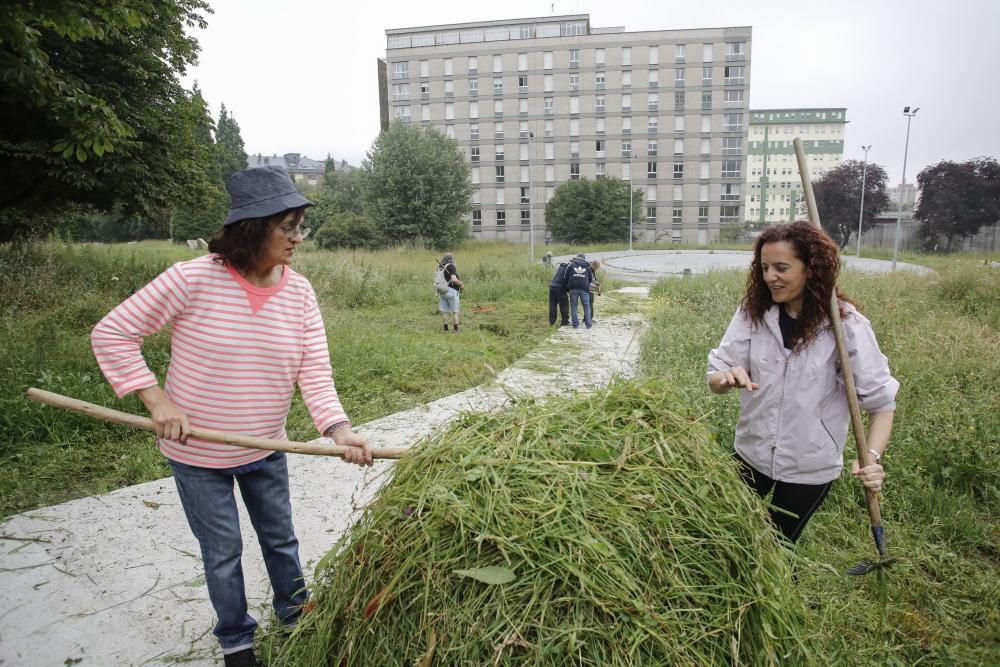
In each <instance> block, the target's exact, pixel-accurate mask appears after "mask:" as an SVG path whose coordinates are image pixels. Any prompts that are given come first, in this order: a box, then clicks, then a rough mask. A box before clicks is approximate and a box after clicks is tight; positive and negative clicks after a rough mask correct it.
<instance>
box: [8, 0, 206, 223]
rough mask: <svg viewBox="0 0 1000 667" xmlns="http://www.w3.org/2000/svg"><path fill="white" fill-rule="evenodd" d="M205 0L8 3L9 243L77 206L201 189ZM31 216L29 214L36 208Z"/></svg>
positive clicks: (157, 203) (157, 205) (138, 204)
mask: <svg viewBox="0 0 1000 667" xmlns="http://www.w3.org/2000/svg"><path fill="white" fill-rule="evenodd" d="M210 11H211V10H210V9H209V8H208V4H207V2H206V1H205V0H48V1H41V0H27V1H25V2H20V3H16V4H13V5H11V4H7V5H5V7H4V9H3V10H2V11H0V182H3V184H4V187H3V189H2V194H0V214H2V215H3V220H2V223H3V225H2V227H0V241H3V240H7V239H9V238H11V237H13V236H15V235H17V234H18V233H20V232H22V231H24V228H25V226H26V224H28V222H29V221H30V220H31V219H32V218H34V217H35V216H36V214H37V216H38V217H39V218H41V217H43V216H44V214H46V213H50V212H52V211H57V210H59V209H61V208H62V207H64V206H66V205H67V204H71V203H84V204H91V205H94V206H96V207H97V208H101V209H105V210H107V209H110V208H111V207H112V206H113V205H115V204H120V205H121V207H122V209H123V210H124V211H126V212H128V211H151V210H157V209H164V208H166V207H167V206H168V205H169V204H171V203H173V202H175V201H183V200H184V199H185V198H186V197H188V196H189V195H190V194H191V193H192V187H191V180H192V179H191V170H192V169H195V170H197V169H199V168H200V166H199V165H197V164H194V163H192V162H191V161H190V157H191V155H190V152H191V150H190V146H189V145H188V144H186V143H185V142H186V140H187V139H188V138H189V137H190V135H191V128H190V126H189V123H190V121H191V113H190V111H191V109H190V101H191V100H190V98H189V95H188V93H187V92H186V91H184V89H183V88H182V87H181V85H180V83H179V81H178V77H179V76H180V75H182V74H183V73H184V71H185V69H186V68H187V66H189V65H191V64H193V63H194V62H195V60H196V58H197V52H198V45H197V42H196V41H195V40H194V39H193V38H191V37H188V36H187V35H186V34H185V28H186V27H204V25H205V21H204V19H203V17H202V14H203V13H207V12H210ZM23 214H28V215H27V216H25V215H23Z"/></svg>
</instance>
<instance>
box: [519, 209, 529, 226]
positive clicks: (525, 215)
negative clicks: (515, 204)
mask: <svg viewBox="0 0 1000 667" xmlns="http://www.w3.org/2000/svg"><path fill="white" fill-rule="evenodd" d="M521 224H522V225H530V224H531V211H529V210H528V209H523V210H522V211H521Z"/></svg>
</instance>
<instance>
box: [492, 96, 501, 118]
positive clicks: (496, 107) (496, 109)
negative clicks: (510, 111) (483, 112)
mask: <svg viewBox="0 0 1000 667" xmlns="http://www.w3.org/2000/svg"><path fill="white" fill-rule="evenodd" d="M493 115H494V116H495V117H496V118H503V100H493Z"/></svg>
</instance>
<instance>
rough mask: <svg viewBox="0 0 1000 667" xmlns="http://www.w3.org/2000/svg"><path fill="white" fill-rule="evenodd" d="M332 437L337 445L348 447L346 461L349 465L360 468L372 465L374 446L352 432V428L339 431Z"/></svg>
mask: <svg viewBox="0 0 1000 667" xmlns="http://www.w3.org/2000/svg"><path fill="white" fill-rule="evenodd" d="M331 437H332V438H333V442H334V443H335V444H337V445H340V446H341V447H347V451H345V452H344V460H345V461H347V462H348V463H354V464H357V465H359V466H370V465H371V464H372V446H371V445H370V444H368V439H367V438H366V437H364V436H363V435H358V434H357V433H355V432H354V431H352V430H351V427H350V426H345V427H344V428H339V429H337V430H336V431H334V432H333V435H332V436H331Z"/></svg>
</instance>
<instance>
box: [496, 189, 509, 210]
mask: <svg viewBox="0 0 1000 667" xmlns="http://www.w3.org/2000/svg"><path fill="white" fill-rule="evenodd" d="M504 192H505V190H504V189H503V188H499V189H498V190H497V191H496V197H495V199H496V202H497V206H503V205H504V204H506V203H507V202H506V201H505V200H506V197H505V196H504Z"/></svg>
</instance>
